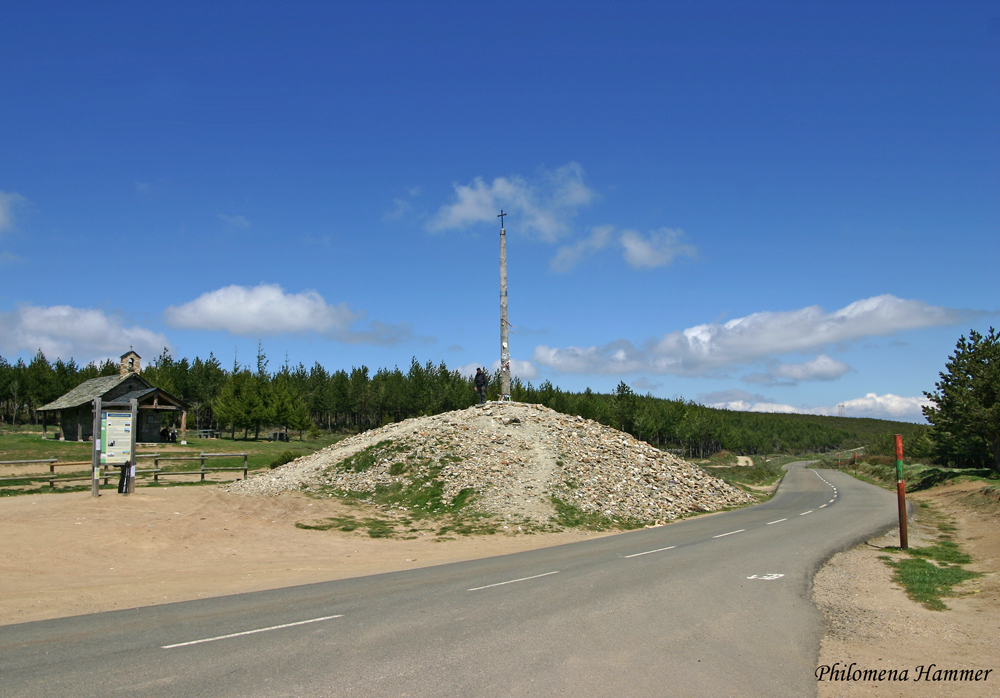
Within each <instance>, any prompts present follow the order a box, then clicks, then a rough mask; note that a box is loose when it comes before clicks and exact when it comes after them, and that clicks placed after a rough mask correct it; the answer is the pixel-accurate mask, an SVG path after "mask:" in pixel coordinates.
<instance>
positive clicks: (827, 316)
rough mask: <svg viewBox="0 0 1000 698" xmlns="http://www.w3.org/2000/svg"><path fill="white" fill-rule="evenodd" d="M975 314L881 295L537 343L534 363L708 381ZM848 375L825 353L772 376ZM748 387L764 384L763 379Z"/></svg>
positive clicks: (783, 367)
mask: <svg viewBox="0 0 1000 698" xmlns="http://www.w3.org/2000/svg"><path fill="white" fill-rule="evenodd" d="M977 314H978V313H972V312H969V311H962V310H954V309H950V308H941V307H936V306H932V305H928V304H927V303H924V302H923V301H918V300H904V299H901V298H896V297H895V296H891V295H882V296H875V297H873V298H866V299H863V300H859V301H855V302H854V303H851V304H850V305H848V306H846V307H844V308H841V309H840V310H837V311H835V312H832V313H828V312H826V311H825V310H823V309H822V308H820V307H819V306H810V307H807V308H802V309H801V310H793V311H782V312H761V313H754V314H752V315H748V316H746V317H742V318H736V319H734V320H730V321H729V322H726V323H721V324H720V323H708V324H704V325H697V326H695V327H690V328H688V329H686V330H683V331H679V332H671V333H669V334H666V335H664V336H663V337H662V338H660V339H650V340H647V341H646V342H645V343H644V344H643V345H642V347H641V348H639V347H636V346H635V345H633V344H632V343H631V342H630V341H628V340H626V339H619V340H616V341H613V342H610V343H608V344H604V345H601V346H591V347H572V346H571V347H566V348H553V347H548V346H545V345H540V346H538V347H536V349H535V353H534V356H533V357H532V358H533V360H534V361H535V363H537V364H539V365H542V366H547V367H549V368H552V369H555V370H557V371H561V372H563V373H594V374H614V375H617V374H627V373H655V374H673V375H680V376H706V375H712V374H717V373H720V372H725V371H727V370H730V369H733V368H736V367H740V366H746V365H749V364H753V363H756V362H758V361H766V360H772V361H773V360H775V358H776V357H778V356H781V355H784V354H788V353H792V352H813V351H819V350H820V349H821V348H823V347H826V346H829V345H832V344H837V343H840V342H851V341H855V340H858V339H862V338H864V337H877V336H886V335H891V334H895V333H897V332H903V331H906V330H914V329H920V328H925V327H939V326H947V325H954V324H957V323H959V322H963V321H965V320H967V319H969V318H970V317H972V316H975V315H977ZM847 370H849V367H847V366H846V364H843V363H842V362H840V361H836V360H834V359H831V358H830V357H828V356H826V355H825V354H821V355H819V356H817V357H815V358H814V359H812V360H810V361H807V362H806V363H804V364H777V365H776V366H775V367H773V368H772V369H771V371H770V374H769V375H770V377H771V378H772V379H774V380H775V382H778V381H780V380H781V379H782V378H784V379H786V380H791V381H799V380H832V379H834V378H836V377H839V375H843V374H844V373H846V372H847ZM754 375H755V374H751V376H754ZM762 375H764V376H766V375H768V374H762ZM751 382H764V383H766V382H767V380H765V378H763V377H760V378H754V379H753V380H751Z"/></svg>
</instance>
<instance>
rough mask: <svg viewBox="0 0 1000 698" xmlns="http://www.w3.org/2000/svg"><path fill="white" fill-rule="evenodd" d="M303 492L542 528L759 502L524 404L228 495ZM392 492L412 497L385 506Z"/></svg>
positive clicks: (414, 427) (390, 439)
mask: <svg viewBox="0 0 1000 698" xmlns="http://www.w3.org/2000/svg"><path fill="white" fill-rule="evenodd" d="M300 489H302V490H307V491H312V492H329V493H331V494H336V493H345V492H350V493H353V495H354V496H358V494H359V493H361V494H362V499H363V500H364V501H367V502H370V503H373V504H375V505H377V506H382V507H384V508H399V509H403V508H404V507H403V506H402V505H400V504H399V503H398V502H402V501H419V502H421V506H423V507H425V510H427V511H431V512H433V511H442V512H446V511H454V510H456V509H457V508H460V507H463V506H467V507H469V508H471V509H475V510H477V511H482V512H486V513H490V514H494V515H498V516H500V517H502V518H503V519H504V520H506V521H526V520H527V521H531V522H535V523H546V522H549V521H550V520H552V518H553V517H554V516H555V515H556V513H557V512H556V506H560V507H564V508H565V507H567V506H568V507H571V508H572V509H574V510H578V511H581V512H584V513H588V514H599V515H601V516H604V517H608V518H609V519H612V520H615V521H619V522H629V523H632V524H636V525H638V524H642V523H654V522H666V521H669V520H671V519H676V518H678V517H681V516H685V515H687V514H691V513H696V512H707V511H718V510H721V509H727V508H731V507H735V506H740V505H743V504H749V503H752V502H753V501H754V499H753V497H751V496H750V495H749V494H747V493H746V492H743V491H742V490H739V489H737V488H735V487H732V486H731V485H728V484H726V483H725V482H723V481H722V480H719V479H716V478H714V477H712V476H710V475H708V474H707V473H705V471H703V470H702V469H701V468H699V467H697V466H695V465H692V464H691V463H688V462H686V461H684V460H681V459H679V458H676V457H674V456H673V455H671V454H669V453H665V452H663V451H660V450H658V449H655V448H653V447H652V446H650V445H649V444H647V443H645V442H642V441H639V440H637V439H635V438H634V437H632V436H630V435H629V434H626V433H624V432H620V431H617V430H615V429H611V428H609V427H606V426H604V425H602V424H599V423H597V422H594V421H591V420H589V419H584V418H582V417H570V416H567V415H564V414H561V413H559V412H556V411H554V410H551V409H549V408H547V407H544V406H541V405H530V404H523V403H489V404H487V405H483V406H477V407H470V408H468V409H465V410H457V411H454V412H447V413H444V414H439V415H434V416H431V417H419V418H416V419H408V420H405V421H403V422H399V423H396V424H390V425H387V426H385V427H382V428H380V429H375V430H372V431H368V432H364V433H363V434H358V435H357V436H354V437H351V438H348V439H345V440H344V441H342V442H340V443H338V444H335V445H333V446H330V447H328V448H326V449H323V450H322V451H317V452H316V453H314V454H310V455H308V456H304V457H302V458H299V459H298V460H295V461H292V462H291V463H288V464H287V465H284V466H282V467H280V468H278V469H275V470H273V471H270V472H268V473H264V474H262V475H259V476H257V477H253V478H250V479H249V480H245V481H242V482H237V483H234V484H233V485H231V486H230V487H229V490H230V491H231V492H237V493H243V494H277V493H280V492H285V491H289V490H300ZM387 492H388V493H392V492H396V493H399V494H400V495H404V494H405V495H407V497H405V498H404V497H402V496H401V497H400V498H397V499H395V500H393V499H392V498H391V497H390V498H388V499H386V498H385V497H382V498H381V499H380V498H379V497H378V496H377V495H379V494H380V493H381V494H383V495H384V494H385V493H387ZM365 493H367V494H369V495H371V496H370V497H368V498H364V494H365ZM553 498H556V499H557V500H558V502H554V501H553ZM391 502H396V503H391Z"/></svg>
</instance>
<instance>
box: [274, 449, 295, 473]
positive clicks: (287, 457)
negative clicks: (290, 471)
mask: <svg viewBox="0 0 1000 698" xmlns="http://www.w3.org/2000/svg"><path fill="white" fill-rule="evenodd" d="M301 455H302V451H282V452H281V453H280V454H278V457H277V458H275V459H274V460H272V461H271V462H270V463H268V464H267V467H269V468H271V469H274V468H280V467H281V466H283V465H285V464H286V463H291V462H292V461H293V460H295V459H296V458H298V457H299V456H301Z"/></svg>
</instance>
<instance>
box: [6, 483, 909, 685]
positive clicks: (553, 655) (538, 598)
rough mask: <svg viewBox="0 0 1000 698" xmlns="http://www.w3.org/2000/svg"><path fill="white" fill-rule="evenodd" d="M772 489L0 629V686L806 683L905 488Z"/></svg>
mask: <svg viewBox="0 0 1000 698" xmlns="http://www.w3.org/2000/svg"><path fill="white" fill-rule="evenodd" d="M804 465H805V464H802V463H799V464H794V465H793V466H791V467H789V472H788V474H787V475H786V477H785V479H784V482H783V483H782V485H781V487H780V488H779V490H778V493H777V494H776V495H775V497H774V498H772V499H771V501H769V502H767V503H765V504H762V505H759V506H755V507H751V508H748V509H741V510H738V511H733V512H728V513H724V514H718V515H715V516H707V517H703V518H699V519H692V520H689V521H683V522H680V523H676V524H672V525H670V526H663V527H659V528H653V529H646V530H642V531H634V532H630V533H625V534H621V535H615V536H609V537H606V538H600V539H596V540H590V541H585V542H581V543H574V544H571V545H564V546H560V547H556V548H548V549H544V550H535V551H531V552H527V553H519V554H516V555H507V556H503V557H496V558H490V559H486V560H476V561H472V562H466V563H456V564H450V565H441V566H438V567H429V568H424V569H418V570H410V571H405V572H398V573H392V574H384V575H376V576H372V577H362V578H357V579H346V580H341V581H336V582H328V583H322V584H310V585H306V586H299V587H290V588H286V589H276V590H272V591H265V592H256V593H252V594H240V595H236V596H227V597H222V598H216V599H205V600H201V601H192V602H186V603H176V604H168V605H163V606H152V607H146V608H140V609H135V610H129V611H115V612H111V613H100V614H93V615H88V616H77V617H73V618H64V619H59V620H51V621H41V622H36V623H24V624H20V625H8V626H2V627H0V696H4V697H6V696H39V697H44V698H56V697H58V696H72V697H73V698H84V697H85V696H102V697H103V696H163V697H168V696H169V697H171V698H174V697H176V696H197V697H198V698H216V697H220V696H227V697H236V696H239V697H256V696H261V697H263V696H268V697H272V696H301V697H305V696H365V697H368V696H393V697H395V698H398V697H401V696H442V697H447V698H459V697H462V698H464V697H467V696H470V697H471V696H541V697H547V696H573V697H574V698H583V697H586V696H621V697H627V698H631V697H633V696H636V697H638V696H669V697H683V696H696V697H698V698H709V697H711V698H722V697H724V696H768V697H769V698H773V697H775V696H780V697H784V696H811V695H815V692H816V684H815V679H814V678H813V672H814V670H815V668H816V657H817V653H818V650H819V642H820V638H821V636H822V627H823V626H822V618H821V616H820V614H819V612H818V611H817V610H816V609H815V607H814V606H813V605H812V603H811V601H810V599H809V588H810V584H811V580H812V577H813V574H814V573H815V572H816V570H817V569H818V568H819V566H820V565H821V564H822V563H823V562H824V561H825V560H826V559H827V558H828V557H829V556H830V555H831V554H832V553H834V552H835V551H838V550H841V549H843V548H845V547H848V546H849V545H851V544H853V543H855V542H857V541H860V540H861V539H863V538H864V537H865V536H868V535H870V534H872V533H873V532H875V531H878V530H880V529H885V528H887V527H889V526H891V525H892V524H893V523H894V522H895V520H896V510H895V497H894V495H893V494H892V493H890V492H887V491H884V490H880V489H878V488H876V487H873V486H870V485H866V484H864V483H861V482H858V481H857V480H854V479H853V478H851V477H850V476H848V475H846V474H844V473H839V472H836V471H829V470H820V471H813V470H808V469H806V468H805V467H803V466H804Z"/></svg>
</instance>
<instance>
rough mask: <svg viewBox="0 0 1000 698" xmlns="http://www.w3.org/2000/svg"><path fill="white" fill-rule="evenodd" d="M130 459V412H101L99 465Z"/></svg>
mask: <svg viewBox="0 0 1000 698" xmlns="http://www.w3.org/2000/svg"><path fill="white" fill-rule="evenodd" d="M131 460H132V413H131V412H108V411H104V412H101V465H121V464H122V463H125V462H126V461H131Z"/></svg>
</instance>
